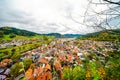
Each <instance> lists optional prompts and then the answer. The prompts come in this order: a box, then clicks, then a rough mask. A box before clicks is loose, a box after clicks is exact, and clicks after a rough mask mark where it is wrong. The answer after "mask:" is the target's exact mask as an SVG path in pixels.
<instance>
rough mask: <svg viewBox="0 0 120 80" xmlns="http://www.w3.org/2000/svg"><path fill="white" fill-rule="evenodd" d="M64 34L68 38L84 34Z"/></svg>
mask: <svg viewBox="0 0 120 80" xmlns="http://www.w3.org/2000/svg"><path fill="white" fill-rule="evenodd" d="M64 36H65V37H68V38H74V37H80V36H82V34H64Z"/></svg>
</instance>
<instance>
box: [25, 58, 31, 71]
mask: <svg viewBox="0 0 120 80" xmlns="http://www.w3.org/2000/svg"><path fill="white" fill-rule="evenodd" d="M23 63H24V68H25V70H27V69H28V68H29V67H30V65H31V64H32V59H31V58H26V59H24V60H23Z"/></svg>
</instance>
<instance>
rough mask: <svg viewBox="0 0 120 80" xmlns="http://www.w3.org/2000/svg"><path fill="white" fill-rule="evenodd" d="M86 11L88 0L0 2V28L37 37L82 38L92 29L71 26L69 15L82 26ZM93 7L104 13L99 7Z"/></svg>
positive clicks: (19, 0) (9, 0)
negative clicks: (35, 33) (60, 34)
mask: <svg viewBox="0 0 120 80" xmlns="http://www.w3.org/2000/svg"><path fill="white" fill-rule="evenodd" d="M87 7H88V1H87V0H0V26H1V27H2V26H11V27H16V28H20V29H25V30H29V31H34V32H37V33H51V32H53V33H55V32H57V33H62V34H65V33H80V34H84V33H88V32H93V31H94V29H93V28H91V27H86V26H84V25H81V24H78V23H76V22H74V21H73V20H72V19H71V17H70V15H72V17H73V18H74V19H75V20H77V21H80V22H82V20H83V18H82V17H81V16H84V15H85V14H84V13H85V11H86V9H87ZM92 7H93V8H94V9H96V10H98V11H101V10H103V7H101V6H100V7H99V6H92ZM104 9H106V8H105V7H104Z"/></svg>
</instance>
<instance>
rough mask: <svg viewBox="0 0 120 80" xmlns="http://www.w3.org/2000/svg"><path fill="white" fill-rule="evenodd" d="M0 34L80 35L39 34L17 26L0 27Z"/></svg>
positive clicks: (77, 35)
mask: <svg viewBox="0 0 120 80" xmlns="http://www.w3.org/2000/svg"><path fill="white" fill-rule="evenodd" d="M0 34H1V35H0V36H2V34H4V35H9V34H15V35H19V36H35V35H43V36H55V37H56V38H63V37H64V38H73V37H80V36H81V35H82V34H63V35H62V34H60V33H48V34H39V33H35V32H31V31H27V30H23V29H17V28H13V27H8V26H7V27H1V28H0Z"/></svg>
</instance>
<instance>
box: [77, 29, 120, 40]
mask: <svg viewBox="0 0 120 80" xmlns="http://www.w3.org/2000/svg"><path fill="white" fill-rule="evenodd" d="M77 39H78V40H79V39H82V40H96V41H112V42H116V41H120V29H113V30H106V31H100V32H95V33H90V34H86V35H83V36H81V37H79V38H77Z"/></svg>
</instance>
